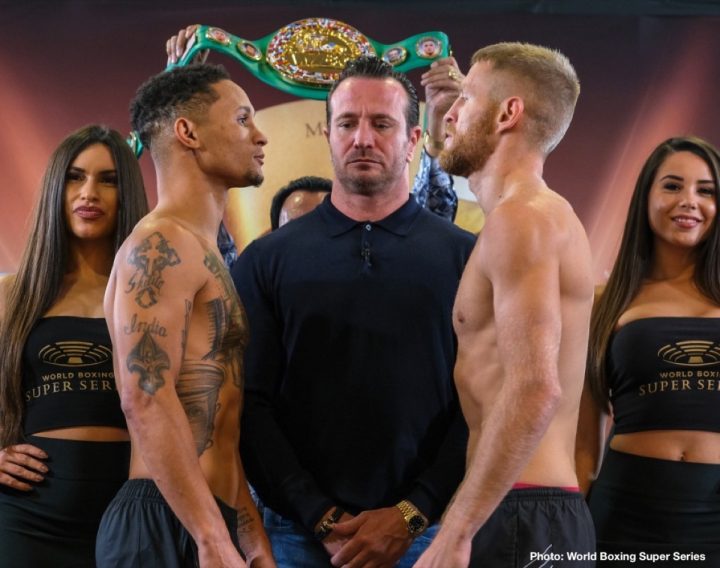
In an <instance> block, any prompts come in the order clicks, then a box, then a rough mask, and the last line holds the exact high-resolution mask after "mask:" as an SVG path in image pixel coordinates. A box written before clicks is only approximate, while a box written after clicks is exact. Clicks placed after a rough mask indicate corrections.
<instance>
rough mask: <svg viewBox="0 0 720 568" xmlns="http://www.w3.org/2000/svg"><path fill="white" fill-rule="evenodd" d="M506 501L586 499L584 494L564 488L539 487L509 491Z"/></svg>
mask: <svg viewBox="0 0 720 568" xmlns="http://www.w3.org/2000/svg"><path fill="white" fill-rule="evenodd" d="M505 499H506V500H508V501H532V500H534V501H542V500H544V499H551V500H553V501H556V500H564V501H583V500H584V497H583V494H582V493H579V492H577V491H568V490H567V489H564V488H562V487H538V488H525V489H511V490H510V491H508V493H507V495H506V496H505Z"/></svg>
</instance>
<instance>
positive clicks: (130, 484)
mask: <svg viewBox="0 0 720 568" xmlns="http://www.w3.org/2000/svg"><path fill="white" fill-rule="evenodd" d="M116 498H117V499H119V500H142V501H154V502H156V503H162V504H164V505H165V506H166V507H169V505H168V504H167V501H166V500H165V497H163V495H162V493H160V489H158V486H157V485H156V484H155V482H154V481H153V480H152V479H128V480H127V481H126V482H125V483H124V484H123V486H122V487H121V488H120V490H119V491H118V492H117V496H116ZM215 501H216V502H217V504H218V507H219V508H220V514H221V515H222V517H223V519H224V520H225V523H226V524H227V526H228V528H229V529H230V530H235V529H237V511H236V510H235V509H233V508H232V507H231V506H230V505H228V504H227V503H225V501H223V500H222V499H219V498H218V497H215ZM231 534H232V533H231Z"/></svg>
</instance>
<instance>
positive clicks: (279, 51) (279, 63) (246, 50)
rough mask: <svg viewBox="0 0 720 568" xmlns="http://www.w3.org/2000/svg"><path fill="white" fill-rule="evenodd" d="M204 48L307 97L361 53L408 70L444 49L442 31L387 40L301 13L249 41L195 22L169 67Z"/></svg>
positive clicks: (316, 95) (320, 95)
mask: <svg viewBox="0 0 720 568" xmlns="http://www.w3.org/2000/svg"><path fill="white" fill-rule="evenodd" d="M204 49H211V50H213V51H217V52H219V53H222V54H224V55H228V56H229V57H232V58H233V59H236V60H237V61H239V62H240V63H242V64H243V65H244V66H245V68H246V69H247V70H248V71H250V73H252V74H253V75H255V77H257V78H258V79H260V80H261V81H264V82H265V83H267V84H268V85H271V86H273V87H275V88H276V89H279V90H281V91H284V92H286V93H290V94H291V95H295V96H298V97H302V98H308V99H325V97H326V96H327V92H328V90H329V89H330V86H331V85H332V84H333V83H334V82H335V80H336V79H337V78H338V77H339V76H340V72H341V71H342V70H343V69H344V67H345V64H346V63H347V62H348V61H350V60H351V59H355V58H357V57H360V56H361V55H374V56H376V57H380V58H382V59H383V60H384V61H386V62H388V63H390V64H391V65H392V66H393V67H394V68H395V69H397V70H398V71H402V72H407V71H409V70H410V69H415V68H417V67H422V66H424V65H429V64H430V63H432V62H433V61H435V60H436V59H439V58H441V57H447V56H448V53H449V45H448V37H447V35H445V34H444V33H443V32H426V33H422V34H417V35H414V36H412V37H409V38H407V39H404V40H401V41H399V42H396V43H391V44H387V45H386V44H383V43H380V42H378V41H375V40H372V39H369V38H368V37H367V36H365V35H363V34H362V33H360V32H359V31H358V30H356V29H355V28H353V27H352V26H350V25H348V24H345V23H343V22H339V21H338V20H332V19H330V18H306V19H304V20H298V21H297V22H293V23H292V24H288V25H287V26H284V27H282V28H280V29H279V30H278V31H276V32H273V33H271V34H270V35H267V36H265V37H263V38H261V39H258V40H254V41H252V40H248V39H244V38H241V37H238V36H234V35H232V34H229V33H228V32H226V31H224V30H222V29H220V28H217V27H213V26H199V27H198V28H197V30H196V31H195V43H194V44H193V46H192V47H191V48H190V50H188V52H187V53H186V54H185V55H184V56H183V57H182V58H181V59H180V61H179V62H178V63H177V64H175V65H170V66H168V68H172V67H175V66H179V65H187V64H188V63H191V62H192V60H193V59H194V57H195V55H196V54H197V53H198V52H199V51H202V50H204Z"/></svg>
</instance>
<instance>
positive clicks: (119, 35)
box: [0, 0, 720, 282]
mask: <svg viewBox="0 0 720 568" xmlns="http://www.w3.org/2000/svg"><path fill="white" fill-rule="evenodd" d="M307 17H329V18H335V19H338V20H341V21H343V22H346V23H348V24H350V25H351V26H353V27H355V28H357V29H358V30H359V31H360V32H362V33H364V34H365V35H366V36H368V37H370V38H372V39H374V40H377V41H379V42H381V43H386V44H388V43H393V42H395V41H399V40H402V39H405V38H407V37H409V36H411V35H415V34H418V33H422V32H425V31H431V30H439V31H443V32H445V33H447V34H448V36H449V38H450V42H451V45H452V49H453V53H454V55H455V56H456V57H457V59H458V61H459V63H460V66H461V69H462V70H463V71H467V66H468V62H469V59H470V57H471V55H472V53H473V52H474V51H475V50H476V49H477V48H479V47H482V46H483V45H487V44H490V43H495V42H498V41H526V42H532V43H539V44H542V45H546V46H549V47H553V48H556V49H559V50H560V51H562V52H563V53H565V54H566V55H567V56H568V57H569V58H570V60H571V61H572V63H573V64H574V66H575V68H576V70H577V72H578V75H579V77H580V81H581V85H582V92H581V95H580V100H579V103H578V107H577V110H576V113H575V118H574V121H573V124H572V125H571V127H570V129H569V131H568V133H567V135H566V137H565V139H564V141H563V142H562V143H561V144H560V146H559V147H558V148H557V149H556V150H555V152H554V153H553V154H551V156H550V158H549V159H548V162H547V165H546V170H545V176H546V180H547V181H548V183H549V185H550V187H552V188H553V189H555V190H556V191H558V192H559V193H560V194H562V195H563V196H565V197H566V198H567V199H568V200H569V201H570V203H571V204H572V205H573V207H574V208H575V210H576V211H577V213H578V215H579V217H580V219H581V220H582V222H583V223H584V225H585V228H586V230H587V232H588V235H589V237H590V241H591V245H592V248H593V254H594V264H595V277H596V280H597V282H602V281H603V280H604V279H605V278H606V273H607V270H608V269H609V267H610V266H611V265H612V261H613V259H614V255H615V252H616V249H617V245H618V243H619V239H620V233H621V231H622V224H623V221H624V217H625V214H626V212H627V205H628V202H629V196H630V193H631V192H632V189H633V185H634V182H635V178H636V176H637V173H638V171H639V168H640V166H641V165H642V162H643V161H644V159H645V158H646V156H647V155H648V153H649V152H650V151H651V149H652V148H653V147H654V146H655V145H657V144H658V143H659V142H661V141H662V140H664V139H665V138H668V137H670V136H674V135H683V134H695V135H698V136H701V137H704V138H707V139H708V140H710V141H711V142H713V143H715V144H720V108H718V104H717V92H716V89H718V87H720V72H719V71H720V69H719V67H720V64H719V62H718V55H717V54H718V53H720V33H718V32H720V6H719V5H718V3H717V2H714V1H712V2H710V1H705V2H699V1H692V0H689V1H679V0H677V1H674V2H673V1H661V0H654V1H631V0H623V1H617V2H616V1H612V0H605V1H595V2H583V1H571V0H568V1H562V0H557V1H550V0H547V1H539V0H536V1H530V0H508V1H479V0H476V1H472V2H470V1H445V2H439V1H437V2H425V1H422V0H415V1H412V2H410V1H403V0H399V1H398V0H395V1H389V0H385V1H368V0H365V1H346V0H336V1H327V0H326V1H324V2H303V1H294V2H290V1H279V0H263V1H253V0H243V1H242V2H241V1H231V0H225V1H212V0H207V1H204V2H195V3H188V2H184V1H181V0H174V1H170V0H155V1H153V2H142V1H136V0H96V1H90V0H72V1H70V0H68V1H62V0H53V1H49V0H44V1H33V0H17V1H6V0H0V38H1V39H0V46H1V47H0V126H1V128H2V130H0V196H1V197H2V199H1V205H0V273H3V272H12V271H14V270H15V269H16V267H17V263H18V260H19V256H20V252H21V250H22V247H23V245H24V243H25V239H26V238H27V228H28V217H29V215H30V212H31V209H32V206H33V203H34V202H35V198H36V194H37V189H38V185H39V182H40V178H41V176H42V173H43V170H44V167H45V164H46V162H47V159H48V157H49V156H50V153H51V152H52V150H53V149H54V148H55V146H56V145H57V143H58V142H59V141H60V140H61V139H62V138H63V137H64V136H65V135H67V134H68V133H69V132H70V131H72V130H75V129H76V128H79V127H80V126H83V125H85V124H88V123H93V122H102V123H106V124H108V125H110V126H112V127H114V128H116V129H118V130H120V131H121V132H128V131H129V129H130V127H129V120H128V110H127V109H128V103H129V101H130V99H131V98H132V96H133V94H134V92H135V89H136V88H137V87H138V86H139V85H140V83H142V82H143V81H144V80H145V79H147V78H148V77H149V76H150V75H153V74H155V73H157V72H158V71H161V70H162V69H163V68H164V67H165V63H166V57H165V41H166V40H167V39H168V38H169V37H170V36H171V35H173V34H174V33H176V32H177V30H178V29H180V28H181V27H184V26H186V25H188V24H191V23H200V24H208V25H213V26H218V27H220V28H223V29H225V30H227V31H228V32H230V33H232V34H234V35H236V36H240V37H242V38H245V39H249V40H254V39H259V38H261V37H264V36H266V35H267V34H269V33H271V32H273V31H276V30H278V29H279V28H281V27H282V26H284V25H286V24H288V23H290V22H293V21H295V20H300V19H303V18H307ZM210 60H211V61H213V62H216V63H223V64H224V65H225V66H226V67H227V68H228V70H229V71H230V73H231V75H232V76H233V78H234V80H235V81H236V82H238V83H239V84H240V85H241V86H242V87H243V88H244V89H245V90H246V92H247V93H248V95H249V96H250V99H251V101H252V102H253V104H254V106H255V108H256V110H257V111H258V122H259V124H260V127H261V128H262V129H263V130H264V131H265V132H266V134H267V135H268V137H269V140H270V143H269V145H268V146H267V149H266V155H267V159H266V162H265V164H266V165H265V171H266V181H265V183H264V184H263V185H262V187H261V188H243V189H233V190H231V196H230V202H229V208H228V213H227V224H228V227H229V228H230V231H231V233H232V234H233V235H234V236H235V238H236V240H237V241H238V247H239V248H242V247H244V246H245V245H246V244H247V243H248V242H250V241H251V240H252V239H254V238H256V237H257V236H258V235H259V234H261V233H262V232H264V231H265V230H267V228H268V227H269V217H268V211H269V204H270V199H271V197H272V195H273V194H274V193H275V191H277V189H278V188H279V187H280V186H282V185H284V184H285V183H286V182H287V181H289V180H290V179H292V178H295V177H299V176H302V175H310V174H313V175H325V176H328V177H329V176H330V175H331V168H330V163H329V153H328V151H327V146H326V144H325V140H324V137H323V135H322V132H321V129H322V126H323V125H324V103H323V102H318V101H309V100H302V99H298V98H296V97H293V96H291V95H289V94H286V93H282V92H280V91H278V90H275V89H273V88H272V87H270V86H268V85H266V84H265V83H262V82H260V81H259V80H258V79H256V78H255V77H254V76H253V75H252V74H250V73H249V72H248V71H247V70H246V69H245V68H244V67H243V66H242V65H241V64H240V63H238V62H236V61H233V60H231V59H229V58H226V57H223V56H221V55H218V54H215V53H213V54H211V56H210ZM421 74H422V69H418V70H415V71H412V72H411V73H410V77H411V79H412V80H413V82H414V83H415V84H416V87H417V88H418V90H419V92H422V90H421V88H420V85H419V77H420V75H421ZM141 163H142V168H143V173H144V175H145V181H146V186H147V188H148V192H149V195H150V201H151V204H154V203H155V200H156V192H155V173H154V171H153V167H152V162H151V160H150V157H149V156H147V155H145V156H143V157H142V158H141ZM461 197H462V198H463V199H464V200H465V201H464V203H463V204H462V205H461V215H460V218H459V222H460V223H461V224H465V225H466V226H468V227H469V228H471V229H472V228H473V224H475V223H477V215H476V212H475V209H474V208H475V207H476V206H475V205H474V203H473V201H472V195H470V194H469V193H467V192H465V191H463V190H462V189H461Z"/></svg>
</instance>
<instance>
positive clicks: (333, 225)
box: [317, 194, 422, 237]
mask: <svg viewBox="0 0 720 568" xmlns="http://www.w3.org/2000/svg"><path fill="white" fill-rule="evenodd" d="M421 209H422V208H421V207H420V205H418V203H417V201H415V198H414V197H413V196H412V195H410V194H408V200H407V201H406V202H405V203H404V204H403V205H402V206H401V207H400V208H398V209H396V210H395V211H393V212H392V213H390V215H388V216H387V217H385V218H384V219H380V220H379V221H374V222H373V221H356V220H355V219H351V218H350V217H348V216H346V215H345V214H343V213H341V212H340V211H339V210H338V209H337V208H336V207H335V206H334V205H333V204H332V203H331V201H330V197H329V196H328V197H326V198H325V199H324V200H323V202H322V203H321V204H320V205H319V206H318V207H317V210H318V213H319V214H320V216H321V217H322V219H323V220H324V221H325V225H326V226H327V228H328V234H329V235H330V236H332V237H336V236H338V235H341V234H343V233H347V232H348V231H350V230H351V229H353V228H355V227H357V226H358V225H365V224H367V223H370V224H371V225H374V226H376V227H381V228H383V229H385V230H386V231H388V232H390V233H394V234H396V235H400V236H405V235H407V234H408V233H409V232H410V228H411V227H412V224H413V222H414V221H415V218H416V217H417V215H418V213H419V212H420V211H421Z"/></svg>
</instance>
